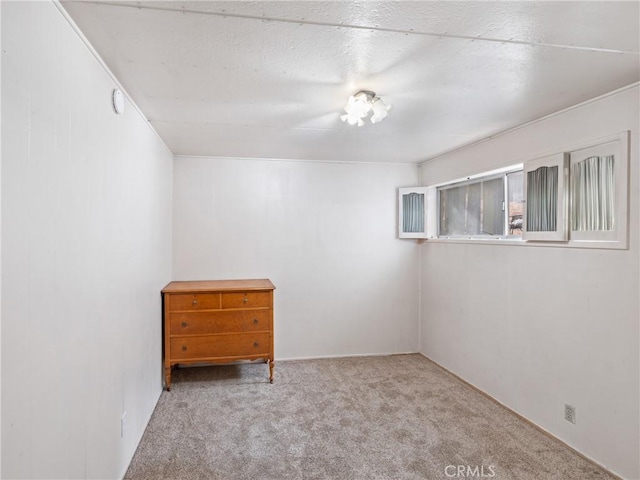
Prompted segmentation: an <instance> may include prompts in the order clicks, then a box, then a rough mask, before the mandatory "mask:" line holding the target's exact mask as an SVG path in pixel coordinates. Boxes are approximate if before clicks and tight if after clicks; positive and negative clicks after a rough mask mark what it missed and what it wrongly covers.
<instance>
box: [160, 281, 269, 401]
mask: <svg viewBox="0 0 640 480" xmlns="http://www.w3.org/2000/svg"><path fill="white" fill-rule="evenodd" d="M274 290H275V287H274V286H273V284H272V283H271V282H270V281H269V280H266V279H263V280H210V281H193V282H171V283H169V284H168V285H167V286H166V287H164V288H163V289H162V295H163V299H164V329H163V335H164V376H165V387H166V389H167V390H171V369H172V368H173V367H174V366H175V365H178V364H180V365H193V364H195V363H218V362H220V363H224V362H233V361H236V360H264V361H265V363H268V364H269V381H270V382H271V383H273V367H274V355H273V291H274Z"/></svg>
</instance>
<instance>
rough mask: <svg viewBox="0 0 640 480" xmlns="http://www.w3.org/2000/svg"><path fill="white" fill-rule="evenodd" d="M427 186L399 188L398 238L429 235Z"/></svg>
mask: <svg viewBox="0 0 640 480" xmlns="http://www.w3.org/2000/svg"><path fill="white" fill-rule="evenodd" d="M427 190H428V189H427V187H407V188H399V189H398V238H426V237H427Z"/></svg>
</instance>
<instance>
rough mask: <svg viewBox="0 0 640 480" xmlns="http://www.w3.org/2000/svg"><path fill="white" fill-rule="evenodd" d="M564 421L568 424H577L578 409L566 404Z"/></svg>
mask: <svg viewBox="0 0 640 480" xmlns="http://www.w3.org/2000/svg"><path fill="white" fill-rule="evenodd" d="M564 419H565V420H566V421H567V422H571V423H576V407H574V406H573V405H569V404H567V403H565V404H564Z"/></svg>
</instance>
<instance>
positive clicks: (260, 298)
mask: <svg viewBox="0 0 640 480" xmlns="http://www.w3.org/2000/svg"><path fill="white" fill-rule="evenodd" d="M258 307H271V292H239V293H222V308H258Z"/></svg>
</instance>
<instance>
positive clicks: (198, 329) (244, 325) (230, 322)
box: [171, 310, 271, 335]
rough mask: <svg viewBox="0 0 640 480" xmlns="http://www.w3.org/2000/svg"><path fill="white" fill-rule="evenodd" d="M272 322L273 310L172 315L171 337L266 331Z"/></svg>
mask: <svg viewBox="0 0 640 480" xmlns="http://www.w3.org/2000/svg"><path fill="white" fill-rule="evenodd" d="M270 320H271V310H231V311H226V312H225V311H217V312H181V313H172V314H171V335H196V334H205V333H238V332H257V331H265V330H269V329H270V325H271V322H270Z"/></svg>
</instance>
